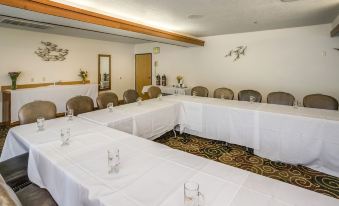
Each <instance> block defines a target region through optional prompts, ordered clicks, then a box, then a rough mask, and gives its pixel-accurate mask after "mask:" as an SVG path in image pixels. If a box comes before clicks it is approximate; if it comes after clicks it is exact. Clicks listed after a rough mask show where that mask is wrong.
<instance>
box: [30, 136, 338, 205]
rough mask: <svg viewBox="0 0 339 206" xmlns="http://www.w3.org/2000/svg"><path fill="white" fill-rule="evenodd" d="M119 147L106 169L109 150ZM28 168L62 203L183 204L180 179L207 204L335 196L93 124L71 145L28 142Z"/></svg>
mask: <svg viewBox="0 0 339 206" xmlns="http://www.w3.org/2000/svg"><path fill="white" fill-rule="evenodd" d="M112 147H117V148H119V150H120V157H121V164H120V171H119V173H118V174H108V167H107V150H108V149H109V148H112ZM30 148H31V150H30V157H29V166H28V174H29V178H30V180H31V181H33V182H34V183H36V184H38V185H39V186H41V187H45V188H47V189H48V191H49V192H50V193H51V195H52V196H53V198H54V199H55V200H56V202H57V203H58V204H59V205H62V206H78V205H87V206H108V205H112V206H113V205H114V206H116V205H119V206H174V205H175V206H183V205H184V204H183V198H184V196H183V184H184V182H186V181H195V182H197V183H199V185H200V191H201V192H202V193H203V194H204V196H205V205H208V206H248V205H253V206H263V205H266V206H272V205H284V206H289V205H290V206H292V205H300V206H301V205H305V206H309V205H326V206H332V205H333V206H336V205H338V204H339V200H337V199H334V198H331V197H328V196H325V195H321V194H319V193H315V192H312V191H309V190H305V189H302V188H298V187H295V186H292V185H289V184H286V183H283V182H280V181H277V180H273V179H270V178H267V177H263V176H259V175H256V174H251V173H250V172H247V171H244V170H240V169H237V168H233V167H230V166H227V165H223V164H220V163H217V162H214V161H211V160H207V159H204V158H202V157H198V156H195V155H191V154H188V153H185V152H182V151H178V150H174V149H171V148H169V147H166V146H164V145H161V144H158V143H155V142H151V141H147V140H145V139H142V138H138V137H135V136H132V135H129V134H126V133H123V132H119V131H116V130H111V131H106V132H102V131H100V130H98V131H96V130H92V131H90V132H87V133H86V134H81V135H77V136H75V137H72V139H71V143H70V145H69V146H63V147H62V146H60V142H56V141H54V142H50V143H46V144H41V145H34V146H31V147H30Z"/></svg>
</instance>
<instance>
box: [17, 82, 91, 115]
mask: <svg viewBox="0 0 339 206" xmlns="http://www.w3.org/2000/svg"><path fill="white" fill-rule="evenodd" d="M79 95H82V96H89V97H91V98H92V99H93V101H94V103H95V104H96V98H97V96H98V85H97V84H79V85H56V86H46V87H38V88H30V89H18V90H12V91H11V121H12V122H15V121H18V112H19V109H20V108H21V107H22V106H23V105H24V104H27V103H29V102H33V101H36V100H44V101H51V102H53V103H54V104H55V105H56V107H57V112H58V113H64V112H65V111H66V102H67V101H68V100H69V99H70V98H72V97H75V96H79Z"/></svg>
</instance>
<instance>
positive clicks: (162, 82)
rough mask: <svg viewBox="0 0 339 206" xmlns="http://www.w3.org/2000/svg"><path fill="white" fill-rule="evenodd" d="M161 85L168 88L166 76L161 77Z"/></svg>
mask: <svg viewBox="0 0 339 206" xmlns="http://www.w3.org/2000/svg"><path fill="white" fill-rule="evenodd" d="M161 85H162V86H166V75H162V77H161Z"/></svg>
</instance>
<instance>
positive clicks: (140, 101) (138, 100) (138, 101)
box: [137, 97, 142, 106]
mask: <svg viewBox="0 0 339 206" xmlns="http://www.w3.org/2000/svg"><path fill="white" fill-rule="evenodd" d="M141 103H142V98H141V97H138V98H137V104H138V105H139V106H140V105H141Z"/></svg>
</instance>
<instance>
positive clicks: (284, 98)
mask: <svg viewBox="0 0 339 206" xmlns="http://www.w3.org/2000/svg"><path fill="white" fill-rule="evenodd" d="M294 100H295V98H294V96H293V95H292V94H290V93H286V92H271V93H269V94H268V95H267V103H268V104H280V105H288V106H293V103H294Z"/></svg>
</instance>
